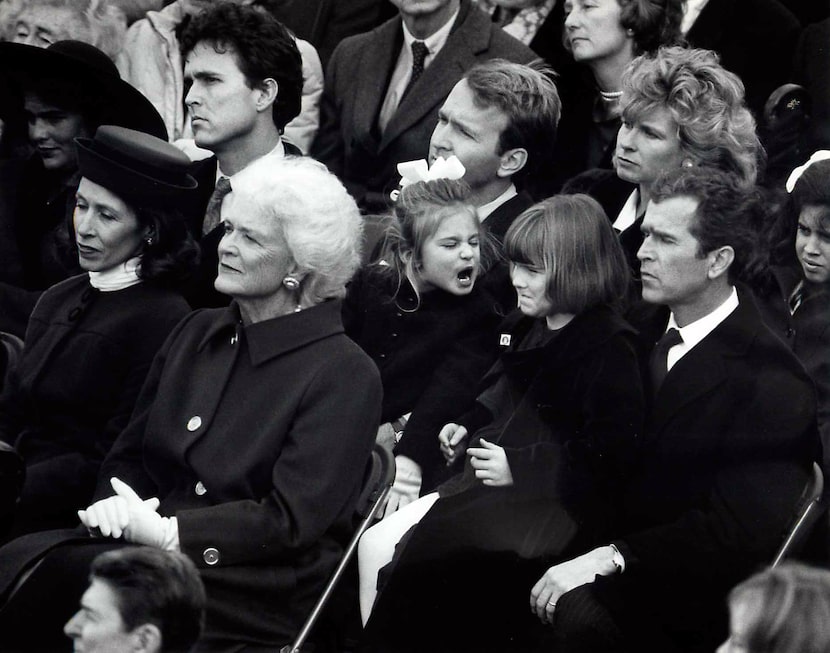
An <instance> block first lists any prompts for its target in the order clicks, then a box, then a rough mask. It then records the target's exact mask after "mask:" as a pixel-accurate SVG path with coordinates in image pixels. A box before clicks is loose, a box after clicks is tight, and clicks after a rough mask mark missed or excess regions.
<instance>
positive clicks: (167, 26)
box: [118, 0, 323, 152]
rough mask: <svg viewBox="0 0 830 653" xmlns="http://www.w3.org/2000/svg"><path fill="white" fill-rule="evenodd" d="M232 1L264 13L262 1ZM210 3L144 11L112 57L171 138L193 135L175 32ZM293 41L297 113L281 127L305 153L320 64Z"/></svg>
mask: <svg viewBox="0 0 830 653" xmlns="http://www.w3.org/2000/svg"><path fill="white" fill-rule="evenodd" d="M232 1H234V2H238V3H240V4H253V5H254V6H255V7H257V8H259V9H260V11H268V9H267V8H266V7H268V5H267V3H266V2H257V1H254V2H253V3H250V2H246V1H243V0H232ZM214 4H216V3H214V2H210V0H174V2H171V3H170V4H168V5H167V6H165V7H164V8H163V9H161V10H160V11H151V12H149V13H148V14H147V16H146V17H145V18H143V19H142V20H140V21H138V22H137V23H136V24H134V25H132V26H131V27H130V29H129V31H128V32H127V38H126V42H125V44H124V48H123V50H121V54H120V55H119V57H118V68H119V70H120V71H121V75H122V76H123V77H124V79H126V80H127V81H128V82H130V83H131V84H132V85H133V86H135V87H136V88H137V89H138V90H139V91H141V92H142V93H144V95H146V96H147V97H148V98H149V99H150V102H152V103H153V106H155V107H156V109H157V110H158V112H159V113H160V114H161V116H162V118H164V124H165V126H166V127H167V132H168V134H169V135H170V140H171V141H175V140H179V139H192V138H193V130H192V128H191V125H190V115H189V112H188V109H189V108H190V107H189V106H186V105H185V101H184V99H185V95H186V94H187V93H186V91H187V90H188V89H187V84H186V83H185V77H184V60H183V57H182V51H181V46H180V45H179V38H178V32H179V31H181V29H182V28H183V26H184V24H185V23H187V22H188V21H189V20H190V18H191V17H192V16H194V15H196V14H198V13H199V12H201V11H203V10H204V9H206V8H209V7H211V6H212V5H214ZM276 17H277V18H279V17H280V16H279V15H277V16H276ZM295 41H296V44H297V48H298V49H299V51H300V56H301V57H302V75H303V81H302V84H303V91H302V101H301V102H302V103H301V108H300V113H299V115H297V116H296V117H295V118H293V119H292V120H290V121H289V122H288V123H287V124H286V125H285V127H284V131H283V135H284V136H285V139H286V140H287V141H290V142H291V143H293V144H294V145H296V146H297V147H298V148H299V149H300V150H301V151H302V152H308V150H309V147H311V141H312V140H314V135H315V134H316V133H317V127H318V125H319V124H320V110H319V103H320V95H321V94H322V93H323V67H322V65H321V64H320V57H318V56H317V51H316V50H315V49H314V46H312V45H311V44H310V43H309V42H308V41H304V40H302V39H295Z"/></svg>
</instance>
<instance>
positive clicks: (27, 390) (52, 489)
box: [0, 125, 198, 536]
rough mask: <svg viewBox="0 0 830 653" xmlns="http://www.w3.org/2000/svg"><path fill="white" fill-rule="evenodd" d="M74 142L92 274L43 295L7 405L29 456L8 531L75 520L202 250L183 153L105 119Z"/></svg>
mask: <svg viewBox="0 0 830 653" xmlns="http://www.w3.org/2000/svg"><path fill="white" fill-rule="evenodd" d="M77 147H78V169H79V172H80V173H81V181H80V184H79V185H78V191H77V195H76V200H75V202H76V205H75V213H74V228H75V229H74V232H75V241H76V244H77V250H78V254H77V255H78V263H79V265H80V268H81V269H82V270H84V271H85V272H86V274H83V275H80V276H76V277H72V278H70V279H67V280H65V281H63V282H61V283H59V284H57V285H55V286H52V287H51V288H50V289H49V290H47V291H46V292H45V293H43V295H42V296H41V298H40V301H38V303H37V306H35V310H34V312H33V313H32V317H31V318H30V319H29V326H28V329H27V330H26V339H25V346H24V349H23V354H22V356H21V358H20V360H19V362H18V364H17V367H16V370H15V374H14V375H13V377H12V378H13V382H12V383H11V385H10V387H9V388H6V389H5V391H4V393H3V395H2V400H1V401H0V439H2V440H5V441H6V442H8V443H9V444H13V445H15V447H16V449H17V450H18V452H19V453H20V455H21V456H22V457H23V460H24V461H25V463H26V481H25V484H24V486H23V491H22V494H21V496H20V501H19V504H18V509H17V516H16V518H15V520H14V521H13V527H12V530H11V535H12V536H17V535H21V534H23V533H28V532H32V531H38V530H46V529H49V528H64V527H66V528H68V527H71V526H74V525H76V524H77V523H78V515H77V510H78V506H79V505H85V504H88V503H89V502H90V500H91V499H92V493H93V492H94V491H95V482H96V479H97V475H98V468H99V467H100V465H101V461H102V460H103V459H104V457H105V456H106V455H107V452H108V451H109V449H110V446H111V445H112V443H113V441H114V440H115V438H116V436H117V435H118V434H119V433H120V432H121V431H122V430H123V429H124V427H125V426H126V425H127V422H128V420H129V419H130V415H131V413H132V411H133V406H134V405H135V402H136V399H137V397H138V394H139V391H140V390H141V386H142V385H143V383H144V378H145V377H146V375H147V371H148V370H149V369H150V364H151V363H152V362H153V357H154V356H155V355H156V352H157V351H158V350H159V349H160V348H161V345H162V344H163V343H164V341H165V340H166V339H167V336H168V335H169V334H170V332H171V331H172V330H173V327H175V326H176V324H177V323H178V322H179V320H181V318H183V317H184V316H185V315H186V314H187V313H188V312H189V311H190V308H189V307H188V305H187V302H185V301H184V299H183V298H182V297H181V295H180V294H179V293H178V292H176V291H175V290H174V289H173V288H174V287H175V284H176V283H178V282H179V281H180V278H181V277H182V276H183V275H184V274H185V273H186V272H187V271H188V269H189V268H190V267H192V266H193V265H194V264H195V260H196V257H197V253H198V252H197V248H196V244H195V243H194V242H193V239H192V238H191V237H190V234H189V232H188V231H187V226H186V225H185V222H184V219H183V217H182V215H181V213H180V212H179V211H176V210H175V208H173V207H174V206H175V203H176V201H177V199H178V200H179V201H181V196H182V195H186V194H187V192H188V191H191V190H192V189H193V188H195V186H196V181H195V180H194V179H193V178H192V177H191V176H190V175H188V174H187V169H188V167H189V165H190V162H189V161H188V159H187V157H186V156H185V155H184V154H182V153H181V152H180V151H179V150H177V149H176V148H175V147H173V146H172V145H169V144H167V143H166V142H164V141H161V140H159V139H157V138H154V137H152V136H148V135H146V134H142V133H140V132H135V131H132V130H129V129H125V128H123V127H112V126H108V125H107V126H103V127H100V128H99V129H98V131H97V132H96V134H95V137H94V138H92V139H85V138H81V139H78V141H77Z"/></svg>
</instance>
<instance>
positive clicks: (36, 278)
mask: <svg viewBox="0 0 830 653" xmlns="http://www.w3.org/2000/svg"><path fill="white" fill-rule="evenodd" d="M0 70H3V71H5V72H6V74H7V77H8V78H9V80H8V83H9V84H10V86H11V89H12V91H14V92H15V93H16V94H17V95H18V96H19V98H20V99H19V100H18V102H19V103H20V104H21V106H20V107H19V108H18V109H17V110H22V111H23V113H24V114H25V119H26V121H27V122H28V129H27V134H26V136H27V138H28V142H29V146H30V147H31V150H32V154H31V156H30V157H29V158H28V159H24V160H23V161H19V160H18V161H5V162H3V163H2V164H0V227H2V231H3V232H11V233H12V234H13V240H14V241H15V245H16V247H15V249H16V255H17V256H16V258H17V260H16V261H13V263H14V265H13V267H12V266H4V268H3V269H2V270H0V330H2V331H8V332H11V333H14V334H15V335H18V336H21V337H22V336H23V334H24V333H25V329H26V323H27V320H28V318H29V315H30V314H31V312H32V309H33V308H34V305H35V303H36V302H37V298H38V297H39V296H40V293H41V292H42V291H43V290H45V289H46V288H48V287H49V286H51V285H53V284H55V283H57V282H59V281H62V280H64V279H66V278H67V277H70V276H72V275H75V274H78V273H80V272H81V271H82V269H81V268H80V267H79V265H78V258H77V252H76V250H75V245H74V238H73V235H72V220H71V218H72V212H73V210H74V207H75V189H76V188H77V186H78V180H79V172H78V162H77V157H76V154H75V144H74V139H75V138H78V137H90V136H92V134H94V133H95V130H96V129H97V128H98V126H99V125H104V124H109V125H121V126H124V127H129V128H131V129H136V130H138V131H141V132H144V133H147V134H151V135H153V136H155V137H157V138H160V139H163V140H167V131H166V129H165V127H164V123H163V121H162V119H161V117H160V116H159V115H158V112H157V111H156V110H155V109H154V108H153V105H152V104H151V103H150V102H149V100H147V99H146V98H145V97H144V96H143V95H142V94H141V93H140V92H138V91H137V90H136V89H134V88H133V87H132V86H130V84H128V83H127V82H125V81H123V80H122V79H121V78H120V76H119V74H118V70H117V69H116V67H115V64H113V62H112V61H111V60H110V59H109V58H108V57H107V56H106V55H105V54H104V53H103V52H101V51H100V50H99V49H98V48H96V47H94V46H92V45H88V44H86V43H81V42H80V41H59V42H57V43H54V44H52V45H51V46H49V47H48V48H45V49H43V48H38V47H34V46H30V45H22V44H18V43H0ZM12 109H13V108H12ZM5 136H8V137H9V138H13V137H14V136H15V135H14V134H7V135H5ZM18 136H22V135H18Z"/></svg>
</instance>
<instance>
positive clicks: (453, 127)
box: [429, 59, 562, 240]
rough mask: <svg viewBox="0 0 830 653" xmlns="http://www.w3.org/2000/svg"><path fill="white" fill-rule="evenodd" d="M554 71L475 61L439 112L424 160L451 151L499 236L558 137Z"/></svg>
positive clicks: (527, 200) (523, 203)
mask: <svg viewBox="0 0 830 653" xmlns="http://www.w3.org/2000/svg"><path fill="white" fill-rule="evenodd" d="M551 73H552V71H550V70H549V69H546V68H543V67H541V66H528V65H524V64H517V63H512V62H509V61H505V60H503V59H491V60H490V61H486V62H484V63H480V64H476V65H475V66H473V67H472V68H471V69H470V70H469V71H467V72H466V73H465V74H464V77H463V78H462V79H461V80H460V81H458V82H457V83H456V84H455V86H454V87H453V89H452V91H450V94H449V95H448V96H447V99H446V100H445V101H444V104H443V105H442V106H441V108H440V109H439V111H438V123H437V124H436V126H435V129H434V130H433V132H432V137H431V138H430V141H429V162H430V164H432V162H433V161H435V159H436V158H437V157H439V156H440V157H443V158H445V159H446V158H449V157H451V156H456V157H458V159H459V160H460V161H461V163H462V164H464V168H465V170H466V173H465V175H464V180H465V181H466V182H467V183H468V184H469V185H470V187H471V188H472V190H473V194H472V200H473V202H474V203H475V205H476V206H477V207H478V216H479V219H480V220H481V221H482V223H483V224H484V226H485V228H486V229H487V231H488V232H490V233H491V234H492V235H493V236H495V237H496V238H498V239H499V240H501V239H503V238H504V234H505V233H506V232H507V228H508V227H509V226H510V225H511V224H512V222H513V220H514V219H515V218H516V217H517V216H518V215H519V214H520V213H521V212H522V211H524V210H525V209H526V208H528V207H529V206H530V205H531V204H533V200H532V198H531V196H530V193H528V192H527V190H525V189H524V187H523V189H522V191H521V192H519V190H518V189H517V187H516V186H517V183H518V184H519V185H520V186H522V185H524V186H532V185H533V183H534V181H535V180H536V178H538V177H539V176H540V175H544V174H545V171H546V166H545V163H546V162H548V161H549V158H548V157H549V156H550V153H551V152H552V151H553V148H554V145H555V143H556V127H557V125H558V124H559V116H560V113H561V107H562V103H561V102H560V100H559V94H558V93H557V90H556V85H555V84H554V82H553V79H552V76H551Z"/></svg>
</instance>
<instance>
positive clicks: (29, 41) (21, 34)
mask: <svg viewBox="0 0 830 653" xmlns="http://www.w3.org/2000/svg"><path fill="white" fill-rule="evenodd" d="M6 20H7V21H8V24H7V27H6V32H7V35H8V38H7V40H9V41H11V42H13V43H25V44H26V45H33V46H35V47H38V48H48V47H49V46H50V45H52V44H53V43H57V42H58V41H66V40H73V41H81V42H83V43H88V44H89V45H94V46H95V47H96V48H98V49H99V50H101V51H102V52H103V53H104V54H106V55H107V56H108V57H109V58H110V59H112V60H113V61H114V60H115V57H116V56H117V55H118V53H119V52H120V51H121V48H122V47H123V45H124V34H125V33H126V30H127V24H126V19H125V17H124V14H123V13H122V12H121V10H120V8H118V7H117V6H116V5H115V4H113V3H112V2H111V0H26V2H25V3H23V4H22V5H20V8H19V9H18V11H17V12H15V13H13V14H11V15H9V16H8V18H7V19H6Z"/></svg>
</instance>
